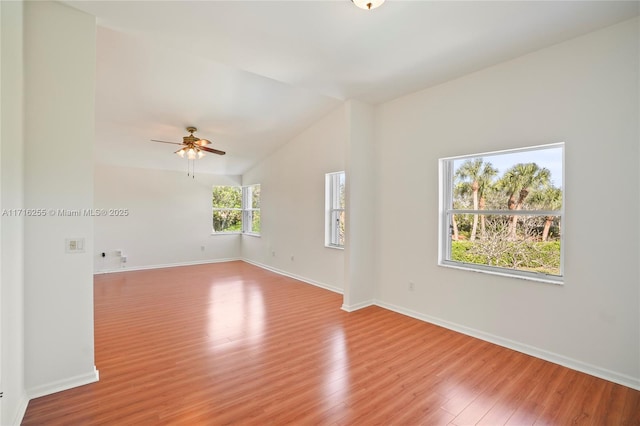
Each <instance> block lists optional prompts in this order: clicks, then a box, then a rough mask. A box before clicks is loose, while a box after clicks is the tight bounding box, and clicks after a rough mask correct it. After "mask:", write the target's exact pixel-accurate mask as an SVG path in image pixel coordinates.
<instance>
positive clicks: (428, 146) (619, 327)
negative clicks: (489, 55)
mask: <svg viewBox="0 0 640 426" xmlns="http://www.w3.org/2000/svg"><path fill="white" fill-rule="evenodd" d="M638 47H639V43H638V20H637V19H636V20H632V21H628V22H625V23H622V24H619V25H616V26H614V27H610V28H606V29H604V30H601V31H598V32H595V33H591V34H588V35H586V36H583V37H580V38H577V39H574V40H571V41H568V42H565V43H562V44H559V45H556V46H553V47H550V48H547V49H543V50H540V51H538V52H535V53H532V54H529V55H526V56H523V57H521V58H518V59H516V60H512V61H509V62H506V63H503V64H500V65H497V66H494V67H491V68H488V69H485V70H483V71H480V72H477V73H474V74H471V75H468V76H466V77H463V78H460V79H457V80H454V81H451V82H448V83H445V84H442V85H440V86H437V87H434V88H431V89H428V90H424V91H421V92H418V93H414V94H412V95H409V96H406V97H403V98H400V99H397V100H395V101H393V102H389V103H387V104H384V105H382V106H380V107H379V108H378V110H377V111H376V112H377V115H376V119H377V128H376V144H377V148H378V149H377V154H378V158H377V166H378V167H377V173H378V183H379V185H378V188H377V189H378V199H377V207H378V208H377V210H378V214H379V216H378V220H377V229H378V235H377V259H379V261H378V265H379V268H378V271H379V278H378V281H377V284H378V288H377V298H378V300H379V301H380V303H381V304H382V305H386V306H388V307H392V308H394V309H397V310H401V311H404V312H408V313H412V314H414V315H416V316H419V317H422V318H425V319H430V320H433V321H436V322H438V321H440V322H446V323H447V324H449V325H450V326H454V327H456V326H457V327H460V328H464V327H466V328H467V329H466V330H467V331H468V332H471V333H475V334H478V335H482V336H483V337H485V338H488V339H493V340H494V341H499V342H501V343H503V344H509V345H512V346H515V347H517V348H519V349H521V350H526V351H528V352H530V353H535V354H537V355H539V356H542V357H546V358H549V359H553V360H555V361H558V362H561V363H564V364H566V365H571V366H573V367H574V368H578V369H582V370H584V371H591V372H593V373H595V374H597V375H600V376H604V377H609V378H612V379H614V380H616V381H618V382H621V383H627V384H629V385H632V386H635V387H640V330H639V328H640V317H639V315H640V306H639V305H640V304H639V300H640V298H639V283H640V280H639V271H638V267H637V264H638V259H640V251H639V246H638V235H639V234H638V232H639V227H638V217H640V211H639V198H640V197H639V195H640V190H639V175H638V168H639V140H638V136H639V132H638V114H639V110H638V100H639V96H638V80H639V73H638V60H639V55H638ZM560 141H564V142H565V143H566V146H565V156H566V165H565V185H566V194H565V195H566V198H565V208H566V219H565V223H564V224H563V230H564V232H565V254H566V258H565V275H566V276H565V283H564V285H561V286H560V285H552V284H543V283H535V282H531V281H524V280H518V279H511V278H505V277H499V276H492V275H486V274H479V273H473V272H467V271H460V270H455V269H448V268H442V267H438V266H437V250H438V229H437V223H438V158H440V157H444V156H453V155H459V154H469V153H476V152H483V151H491V150H499V149H506V148H516V147H525V146H530V145H536V144H543V143H550V142H560ZM409 281H413V282H415V285H416V289H415V292H413V293H412V292H409V291H408V282H409Z"/></svg>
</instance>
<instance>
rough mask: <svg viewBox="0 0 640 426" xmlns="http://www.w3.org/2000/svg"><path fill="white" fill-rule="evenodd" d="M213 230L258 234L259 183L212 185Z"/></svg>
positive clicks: (217, 231) (215, 231)
mask: <svg viewBox="0 0 640 426" xmlns="http://www.w3.org/2000/svg"><path fill="white" fill-rule="evenodd" d="M212 193H213V197H212V202H213V232H214V233H239V232H245V233H248V234H254V235H259V234H260V185H251V186H242V187H240V186H214V187H213V192H212Z"/></svg>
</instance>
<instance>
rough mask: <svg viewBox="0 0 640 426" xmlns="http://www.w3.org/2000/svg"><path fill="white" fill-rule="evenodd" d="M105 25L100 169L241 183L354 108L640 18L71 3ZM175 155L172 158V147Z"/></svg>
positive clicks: (457, 8) (333, 4)
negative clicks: (339, 111) (194, 141)
mask: <svg viewBox="0 0 640 426" xmlns="http://www.w3.org/2000/svg"><path fill="white" fill-rule="evenodd" d="M64 3H66V4H68V5H70V6H72V7H75V8H78V9H80V10H83V11H85V12H88V13H90V14H93V15H95V16H97V18H98V24H99V28H98V34H97V38H98V46H97V57H98V58H97V88H96V149H95V151H96V159H97V160H98V161H100V162H104V163H108V164H116V165H124V166H131V167H147V168H160V169H169V170H180V171H184V170H186V164H185V161H186V160H181V159H180V158H179V157H177V156H176V155H173V154H172V152H173V149H172V148H173V147H172V146H171V145H165V144H157V143H152V142H150V141H149V139H161V140H168V141H176V142H180V141H181V137H182V136H185V135H186V134H187V132H186V131H185V130H184V128H185V127H186V126H189V125H193V126H196V127H198V129H199V130H198V132H197V133H196V135H197V136H200V137H203V138H207V139H210V140H211V141H212V142H213V145H212V147H213V148H216V149H221V150H224V151H227V155H225V156H222V157H219V156H216V155H208V156H206V157H205V158H204V159H202V160H199V161H198V162H197V163H196V171H198V170H200V171H202V172H209V173H217V174H242V173H244V172H245V171H246V170H247V169H249V168H250V167H251V166H253V165H254V164H256V162H258V161H259V160H260V159H262V158H264V157H265V156H267V155H269V154H270V153H272V152H273V151H275V150H276V149H277V148H278V147H279V146H280V145H282V144H283V143H286V142H287V141H288V140H290V139H291V138H292V137H293V136H295V135H297V134H298V133H300V132H301V131H302V130H304V129H305V128H306V127H308V126H309V125H311V124H312V123H314V122H315V121H317V120H318V119H319V118H321V117H322V116H323V115H325V114H327V113H328V112H329V111H331V110H332V109H334V108H335V107H337V106H338V105H340V104H341V102H342V101H344V100H346V99H359V100H362V101H365V102H370V103H373V104H377V103H381V102H385V101H388V100H391V99H394V98H396V97H399V96H402V95H405V94H408V93H411V92H414V91H416V90H420V89H424V88H427V87H430V86H433V85H436V84H439V83H442V82H444V81H447V80H450V79H453V78H457V77H459V76H462V75H464V74H467V73H470V72H473V71H476V70H479V69H482V68H485V67H488V66H491V65H494V64H497V63H499V62H502V61H505V60H508V59H511V58H515V57H517V56H520V55H523V54H526V53H528V52H532V51H535V50H537V49H541V48H543V47H546V46H549V45H552V44H555V43H558V42H561V41H564V40H568V39H570V38H573V37H576V36H579V35H582V34H585V33H587V32H590V31H593V30H595V29H598V28H601V27H604V26H607V25H611V24H614V23H616V22H620V21H623V20H626V19H630V18H632V17H634V16H637V15H638V11H639V3H638V2H636V1H622V2H615V1H602V2H599V1H533V2H528V1H497V2H488V1H469V2H463V1H397V0H396V1H394V0H388V1H387V2H386V3H385V4H383V5H382V6H381V7H379V8H378V9H375V10H373V11H364V10H360V9H358V8H356V7H355V6H354V5H353V4H351V2H350V1H348V0H333V1H264V0H263V1H194V2H190V1H138V2H133V1H128V2H125V1H65V2H64ZM176 148H177V147H176Z"/></svg>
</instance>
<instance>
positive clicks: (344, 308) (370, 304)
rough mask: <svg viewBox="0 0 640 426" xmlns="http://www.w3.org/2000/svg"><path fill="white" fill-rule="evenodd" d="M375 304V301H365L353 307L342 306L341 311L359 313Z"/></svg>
mask: <svg viewBox="0 0 640 426" xmlns="http://www.w3.org/2000/svg"><path fill="white" fill-rule="evenodd" d="M375 304H376V302H375V300H365V301H364V302H360V303H356V304H353V305H345V304H342V308H341V309H342V310H343V311H347V312H353V311H357V310H358V309H363V308H366V307H367V306H373V305H375Z"/></svg>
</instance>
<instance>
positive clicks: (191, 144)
mask: <svg viewBox="0 0 640 426" xmlns="http://www.w3.org/2000/svg"><path fill="white" fill-rule="evenodd" d="M197 130H198V129H196V128H195V127H191V126H190V127H187V132H189V136H184V137H183V138H182V143H178V142H167V141H159V140H156V139H151V142H160V143H169V144H172V145H181V146H182V148H180V149H179V150H177V151H176V152H175V154H178V155H179V156H180V157H183V158H184V157H185V155H186V157H187V159H189V160H195V159H196V158H202V157H204V156H205V152H211V153H213V154H218V155H224V154H226V152H224V151H220V150H218V149H213V148H209V147H207V146H206V145H209V144H210V143H211V142H210V141H208V140H207V139H200V138H197V137H195V136H193V133H194V132H195V131H197Z"/></svg>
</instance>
